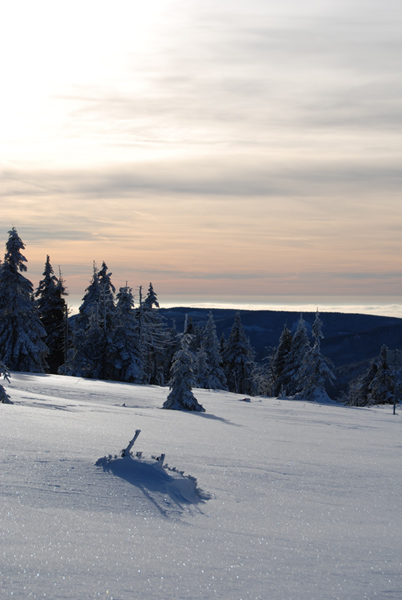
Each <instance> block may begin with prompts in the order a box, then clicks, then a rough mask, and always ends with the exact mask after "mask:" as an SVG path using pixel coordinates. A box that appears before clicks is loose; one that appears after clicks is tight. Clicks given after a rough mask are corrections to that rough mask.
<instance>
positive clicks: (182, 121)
mask: <svg viewBox="0 0 402 600" xmlns="http://www.w3.org/2000/svg"><path fill="white" fill-rule="evenodd" d="M0 21H1V23H2V24H3V30H4V31H3V33H2V36H1V37H0V51H1V54H2V56H3V61H2V62H3V64H2V82H3V86H2V94H1V96H0V109H1V112H0V132H1V133H0V185H1V190H0V193H1V213H2V219H1V224H0V234H1V236H2V238H3V239H4V242H5V241H6V239H7V231H8V230H9V229H10V228H11V226H15V227H16V228H17V230H18V232H19V233H20V235H21V237H22V238H23V240H24V242H25V243H26V245H27V250H26V255H27V257H28V259H29V273H30V274H31V277H32V278H33V279H35V277H36V278H38V277H39V276H40V273H41V271H42V270H43V265H44V262H45V259H46V254H49V255H50V258H51V262H52V264H53V265H54V266H55V267H58V265H60V266H61V268H62V270H63V273H64V276H65V278H66V280H67V285H68V287H69V289H70V291H71V292H72V293H81V292H83V290H84V288H85V287H86V285H87V283H88V281H89V279H90V276H91V269H92V261H93V260H96V261H97V262H98V263H99V264H100V263H101V261H102V260H105V261H106V262H107V264H108V265H109V268H110V270H111V271H113V273H114V274H115V278H116V280H115V283H116V285H117V286H118V285H123V284H124V283H125V281H126V280H127V281H128V282H129V284H130V285H132V286H133V287H135V286H137V285H139V284H145V285H146V284H147V283H148V281H151V280H152V281H153V283H154V286H155V288H156V289H157V291H158V293H159V295H160V296H162V297H163V295H164V294H167V295H169V296H172V295H174V294H175V293H176V294H177V293H189V294H192V295H195V296H197V295H199V297H200V298H203V297H208V295H209V294H211V295H215V296H217V295H219V294H224V295H226V296H227V295H229V296H230V295H231V294H232V295H233V296H234V295H237V296H247V295H252V296H258V295H261V296H262V297H264V296H269V295H272V294H299V295H300V294H308V295H312V294H313V295H314V294H321V295H322V294H328V295H339V294H355V295H356V294H358V295H363V296H367V297H368V296H370V295H377V296H378V295H389V296H396V295H399V294H401V292H402V283H401V282H402V265H401V258H400V257H401V250H402V248H401V224H402V203H401V194H400V192H401V188H402V172H401V158H402V135H401V124H402V103H401V100H400V99H401V97H402V80H401V75H400V74H401V72H402V4H401V3H400V2H399V0H398V1H394V0H383V1H382V2H378V0H364V2H363V1H360V0H352V1H350V0H349V2H343V1H341V0H323V1H322V2H320V3H316V2H310V1H308V0H298V1H297V0H286V1H284V0H281V1H280V2H279V0H271V1H269V0H248V1H247V2H245V1H244V0H242V1H239V0H237V1H236V0H231V1H230V2H229V1H228V0H221V1H220V2H219V3H216V2H212V1H210V0H194V1H192V2H184V1H174V0H149V1H148V2H147V5H146V6H144V7H142V6H140V4H139V3H136V2H132V1H131V0H130V1H126V0H117V1H116V2H114V3H113V5H112V4H111V3H110V2H106V1H103V2H102V1H98V2H93V1H92V0H87V1H86V2H85V3H81V2H77V1H74V0H73V1H70V2H69V3H63V2H60V3H54V2H50V1H44V0H42V1H41V0H39V1H38V2H36V3H35V4H31V3H29V2H25V1H21V0H20V1H19V0H16V1H15V2H13V3H12V4H11V3H10V6H3V7H1V8H0ZM4 57H6V58H5V59H4Z"/></svg>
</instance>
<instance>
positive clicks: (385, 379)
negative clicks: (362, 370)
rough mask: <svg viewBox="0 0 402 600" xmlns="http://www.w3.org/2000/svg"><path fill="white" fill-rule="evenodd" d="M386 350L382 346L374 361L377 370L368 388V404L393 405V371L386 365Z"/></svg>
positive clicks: (385, 347)
mask: <svg viewBox="0 0 402 600" xmlns="http://www.w3.org/2000/svg"><path fill="white" fill-rule="evenodd" d="M387 350H388V348H387V346H385V345H384V346H382V348H381V351H380V355H379V356H378V358H377V359H376V366H377V369H376V371H375V373H374V376H373V379H372V380H371V382H370V384H369V386H368V387H369V393H368V404H393V402H394V390H395V380H394V373H393V370H392V369H391V367H390V366H389V365H388V363H387ZM397 395H398V388H397ZM397 401H398V398H397Z"/></svg>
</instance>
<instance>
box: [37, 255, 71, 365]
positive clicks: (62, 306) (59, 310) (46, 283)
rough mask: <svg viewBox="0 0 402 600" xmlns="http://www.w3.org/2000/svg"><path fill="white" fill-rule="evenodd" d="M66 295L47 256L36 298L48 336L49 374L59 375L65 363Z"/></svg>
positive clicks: (46, 341) (62, 283)
mask: <svg viewBox="0 0 402 600" xmlns="http://www.w3.org/2000/svg"><path fill="white" fill-rule="evenodd" d="M66 295H67V292H66V289H65V287H64V282H63V279H62V278H61V277H60V278H59V279H58V278H57V277H56V276H55V274H54V271H53V268H52V265H51V264H50V259H49V256H47V258H46V264H45V270H44V272H43V279H42V280H41V281H40V282H39V285H38V288H37V290H36V292H35V298H36V307H37V310H38V315H39V318H40V320H41V323H42V325H43V327H44V328H45V330H46V334H47V335H46V338H45V339H44V342H45V344H46V346H47V347H48V350H49V354H48V356H47V358H46V361H47V364H48V365H49V368H48V371H49V373H57V372H58V369H59V367H60V366H61V365H62V364H63V363H64V352H65V343H66V339H65V338H66V327H65V322H66V315H67V305H66V302H65V300H64V298H63V296H66Z"/></svg>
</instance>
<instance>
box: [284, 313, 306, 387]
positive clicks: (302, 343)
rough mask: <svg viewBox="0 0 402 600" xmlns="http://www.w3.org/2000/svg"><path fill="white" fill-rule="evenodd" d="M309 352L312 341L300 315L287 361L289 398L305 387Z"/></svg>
mask: <svg viewBox="0 0 402 600" xmlns="http://www.w3.org/2000/svg"><path fill="white" fill-rule="evenodd" d="M309 350H310V340H309V337H308V334H307V327H306V322H305V321H304V319H303V317H302V316H301V315H300V319H299V322H298V324H297V328H296V331H295V333H294V335H293V338H292V346H291V349H290V352H289V353H288V355H287V359H286V377H287V378H288V387H287V389H286V393H287V395H288V396H294V395H295V394H297V393H298V392H301V390H302V389H303V387H304V385H305V381H304V375H305V371H304V369H303V366H304V361H305V357H306V355H307V353H308V351H309Z"/></svg>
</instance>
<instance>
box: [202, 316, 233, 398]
mask: <svg viewBox="0 0 402 600" xmlns="http://www.w3.org/2000/svg"><path fill="white" fill-rule="evenodd" d="M198 364H199V368H198V384H197V385H198V387H202V388H206V389H211V390H227V389H228V388H227V381H226V375H225V371H224V369H223V359H222V355H221V347H220V343H219V339H218V336H217V333H216V326H215V321H214V317H213V315H212V312H210V313H209V315H208V319H207V323H206V325H205V328H204V331H203V332H202V337H201V348H200V350H199V356H198ZM201 372H202V376H201Z"/></svg>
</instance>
